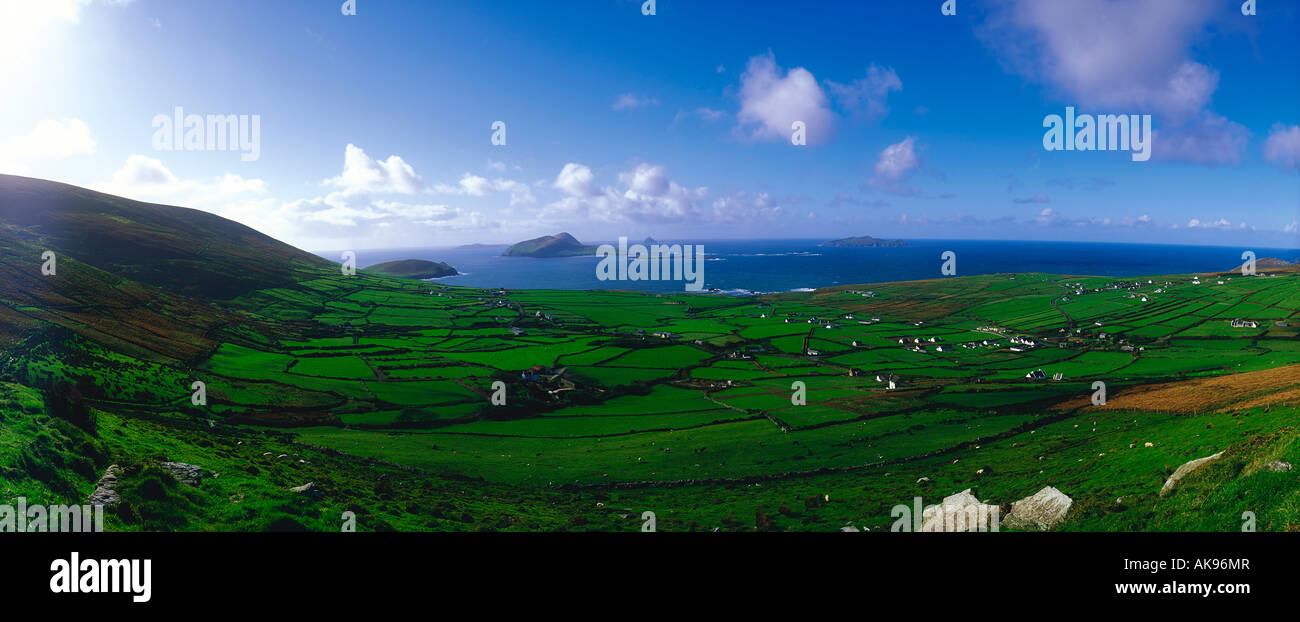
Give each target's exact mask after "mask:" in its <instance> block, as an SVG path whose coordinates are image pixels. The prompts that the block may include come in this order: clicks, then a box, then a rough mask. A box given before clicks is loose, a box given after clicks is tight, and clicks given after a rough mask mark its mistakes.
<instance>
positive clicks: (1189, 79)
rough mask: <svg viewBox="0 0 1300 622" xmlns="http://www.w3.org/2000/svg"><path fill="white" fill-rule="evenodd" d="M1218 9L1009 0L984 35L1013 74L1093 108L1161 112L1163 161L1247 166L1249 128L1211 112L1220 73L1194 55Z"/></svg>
mask: <svg viewBox="0 0 1300 622" xmlns="http://www.w3.org/2000/svg"><path fill="white" fill-rule="evenodd" d="M1218 10H1219V9H1218V5H1217V3H1216V2H1214V0H1179V1H1170V0H1132V1H1130V2H1115V1H1113V0H1075V1H1072V2H1041V1H1039V0H1000V1H999V2H997V3H996V6H995V8H994V10H992V11H990V13H989V14H988V19H987V20H986V21H985V22H984V23H983V24H982V25H981V26H980V27H979V29H978V34H979V36H980V37H981V38H982V39H983V40H984V41H985V42H986V44H988V45H989V46H990V47H991V48H993V49H994V50H995V51H996V52H997V53H998V55H999V58H1000V59H1001V61H1002V63H1003V65H1004V66H1005V67H1006V68H1007V69H1008V70H1010V71H1012V72H1015V73H1017V74H1020V75H1021V76H1023V77H1025V78H1028V79H1031V80H1034V81H1038V82H1041V83H1044V84H1046V85H1048V86H1049V87H1051V88H1052V89H1054V90H1055V91H1056V92H1057V93H1056V94H1057V96H1058V97H1060V98H1063V99H1066V100H1067V103H1070V104H1072V105H1080V106H1082V107H1084V108H1086V109H1088V110H1085V111H1086V112H1097V113H1112V112H1113V113H1123V114H1130V113H1137V112H1141V113H1150V114H1153V115H1154V116H1155V118H1156V121H1157V122H1158V123H1159V124H1160V126H1161V128H1162V129H1161V131H1160V134H1161V136H1160V139H1159V140H1158V141H1155V142H1154V143H1153V145H1154V147H1153V150H1154V152H1155V154H1157V155H1158V156H1159V157H1163V158H1165V159H1179V160H1186V161H1192V162H1196V163H1200V164H1225V163H1233V162H1236V161H1238V160H1239V158H1240V153H1241V151H1242V150H1243V149H1244V148H1245V139H1244V136H1245V134H1246V132H1245V128H1243V127H1242V126H1240V125H1239V124H1236V123H1233V122H1231V121H1229V120H1227V119H1224V118H1223V117H1221V116H1218V115H1215V114H1213V113H1212V112H1210V111H1209V110H1208V109H1207V107H1208V106H1209V103H1210V99H1211V97H1212V96H1213V94H1214V91H1215V90H1216V89H1217V88H1218V84H1219V73H1218V72H1217V71H1216V70H1214V69H1213V68H1211V67H1209V66H1207V65H1205V64H1202V63H1199V62H1197V61H1195V60H1193V59H1192V58H1190V56H1189V51H1190V49H1191V46H1192V43H1193V41H1194V39H1195V38H1196V37H1197V36H1198V35H1199V34H1200V33H1202V32H1203V31H1204V30H1205V28H1206V26H1207V24H1208V22H1209V20H1210V19H1211V18H1212V17H1213V16H1214V14H1215V12H1216V11H1218ZM1152 24H1158V25H1159V27H1156V28H1153V27H1151V25H1152Z"/></svg>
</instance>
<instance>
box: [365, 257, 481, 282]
mask: <svg viewBox="0 0 1300 622" xmlns="http://www.w3.org/2000/svg"><path fill="white" fill-rule="evenodd" d="M365 269H366V270H367V271H369V272H375V273H378V274H384V275H387V276H395V277H399V278H404V279H438V278H442V277H444V276H456V275H457V274H460V273H459V272H457V271H456V269H455V268H453V267H451V266H449V265H447V264H445V263H443V262H441V261H425V260H423V259H402V260H399V261H388V262H384V263H379V264H375V265H373V266H368V267H366V268H365Z"/></svg>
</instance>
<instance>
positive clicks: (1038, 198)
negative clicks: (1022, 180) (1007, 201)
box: [1012, 192, 1052, 203]
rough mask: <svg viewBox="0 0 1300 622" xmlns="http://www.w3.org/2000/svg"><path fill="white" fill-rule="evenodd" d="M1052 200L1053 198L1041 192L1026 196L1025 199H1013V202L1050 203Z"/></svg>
mask: <svg viewBox="0 0 1300 622" xmlns="http://www.w3.org/2000/svg"><path fill="white" fill-rule="evenodd" d="M1051 201H1052V199H1050V198H1049V197H1048V196H1047V195H1045V194H1043V193H1041V192H1040V193H1038V194H1035V195H1034V196H1032V197H1025V198H1023V199H1012V202H1014V203H1050V202H1051Z"/></svg>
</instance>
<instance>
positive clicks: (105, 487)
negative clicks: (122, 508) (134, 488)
mask: <svg viewBox="0 0 1300 622" xmlns="http://www.w3.org/2000/svg"><path fill="white" fill-rule="evenodd" d="M121 476H122V467H120V466H117V465H116V464H110V465H109V466H108V468H107V469H105V470H104V476H103V477H101V478H99V483H97V484H95V492H92V493H90V498H89V499H87V500H86V503H88V504H90V505H92V506H96V505H102V506H104V508H105V509H109V508H112V507H115V506H117V504H118V503H119V502H120V501H121V500H122V498H121V497H120V496H118V494H117V478H118V477H121Z"/></svg>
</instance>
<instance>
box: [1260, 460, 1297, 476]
mask: <svg viewBox="0 0 1300 622" xmlns="http://www.w3.org/2000/svg"><path fill="white" fill-rule="evenodd" d="M1264 468H1265V469H1267V470H1269V471H1273V472H1276V473H1282V472H1285V471H1290V470H1291V463H1290V462H1284V461H1282V460H1274V461H1272V462H1270V463H1268V464H1266V465H1264Z"/></svg>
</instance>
